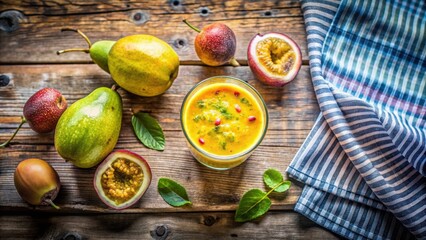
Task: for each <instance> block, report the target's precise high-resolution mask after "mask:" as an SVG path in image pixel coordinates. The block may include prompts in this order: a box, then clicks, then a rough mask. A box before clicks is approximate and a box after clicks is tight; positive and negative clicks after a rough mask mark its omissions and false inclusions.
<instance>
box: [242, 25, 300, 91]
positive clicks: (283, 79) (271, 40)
mask: <svg viewBox="0 0 426 240" xmlns="http://www.w3.org/2000/svg"><path fill="white" fill-rule="evenodd" d="M247 58H248V65H249V66H250V69H251V70H252V72H253V74H254V76H255V77H256V78H257V79H259V80H260V81H261V82H264V83H265V84H268V85H271V86H276V87H282V86H284V85H286V84H287V83H289V82H291V81H292V80H293V79H294V78H295V77H296V76H297V74H298V73H299V70H300V67H301V65H302V52H301V51H300V48H299V46H298V45H297V43H296V42H295V41H294V40H293V39H291V38H290V37H289V36H287V35H285V34H283V33H276V32H271V33H267V34H264V35H261V34H256V35H255V36H254V37H253V38H252V39H251V41H250V43H249V46H248V49H247Z"/></svg>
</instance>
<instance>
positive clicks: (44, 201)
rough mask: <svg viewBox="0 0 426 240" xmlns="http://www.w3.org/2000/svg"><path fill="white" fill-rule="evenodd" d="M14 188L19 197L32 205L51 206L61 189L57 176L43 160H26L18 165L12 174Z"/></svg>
mask: <svg viewBox="0 0 426 240" xmlns="http://www.w3.org/2000/svg"><path fill="white" fill-rule="evenodd" d="M14 182H15V188H16V190H17V191H18V193H19V195H20V196H21V197H22V199H24V200H25V201H27V202H28V203H29V204H32V205H49V204H50V205H52V206H53V207H54V208H57V209H59V207H58V206H56V205H55V204H54V203H53V200H54V199H55V198H56V196H57V195H58V192H59V189H60V188H61V182H60V180H59V175H58V173H57V172H56V171H55V169H53V167H52V166H50V165H49V164H48V163H47V162H45V161H44V160H41V159H38V158H30V159H26V160H24V161H22V162H20V163H19V164H18V166H17V167H16V170H15V174H14Z"/></svg>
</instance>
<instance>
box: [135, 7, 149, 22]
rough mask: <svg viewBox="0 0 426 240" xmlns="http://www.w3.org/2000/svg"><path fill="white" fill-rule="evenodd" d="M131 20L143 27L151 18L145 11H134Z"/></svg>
mask: <svg viewBox="0 0 426 240" xmlns="http://www.w3.org/2000/svg"><path fill="white" fill-rule="evenodd" d="M131 20H132V21H133V22H134V23H135V24H136V25H142V24H144V23H146V22H148V20H149V16H148V14H147V13H146V12H144V11H140V10H138V11H133V12H132V14H131Z"/></svg>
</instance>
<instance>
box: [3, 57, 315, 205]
mask: <svg viewBox="0 0 426 240" xmlns="http://www.w3.org/2000/svg"><path fill="white" fill-rule="evenodd" d="M308 70H309V69H308V68H307V67H303V68H302V70H301V72H300V74H299V75H298V77H297V79H295V80H294V81H293V82H291V83H290V84H288V85H286V86H285V87H283V88H279V89H277V88H273V87H269V86H266V85H264V84H262V83H260V82H259V81H257V80H256V79H254V77H253V75H252V73H251V71H250V69H249V68H248V67H237V68H234V67H223V68H212V67H204V66H181V67H180V74H179V77H178V78H177V79H176V81H175V83H174V84H173V86H172V87H171V88H170V89H169V90H168V91H167V92H166V93H165V94H163V95H161V96H158V97H153V98H142V97H138V96H135V95H132V94H129V93H127V92H125V91H124V90H121V89H120V90H119V93H120V94H121V96H122V98H123V109H124V114H123V124H122V127H121V128H122V130H121V134H120V138H119V141H118V144H117V146H116V149H129V150H131V151H134V152H136V153H139V154H140V155H142V156H143V157H144V158H146V159H147V160H148V161H149V163H150V165H151V168H152V171H153V181H152V185H151V187H150V188H149V189H148V191H147V193H146V194H145V195H144V197H143V198H142V200H141V201H140V202H138V203H137V204H136V205H135V206H134V207H133V208H130V209H127V210H124V212H172V211H185V212H186V211H189V212H191V211H222V210H223V211H228V210H235V208H236V204H237V203H238V201H239V199H240V197H241V196H242V194H243V193H244V192H245V191H247V190H248V189H250V188H253V187H258V188H264V186H263V183H262V174H263V172H264V171H265V170H266V169H268V168H276V169H279V170H280V171H281V172H284V170H285V169H286V167H287V166H288V165H289V163H290V161H291V159H292V158H293V156H294V155H295V153H296V151H297V149H298V148H299V146H300V145H301V144H302V143H303V141H304V139H305V138H306V136H307V134H308V132H309V130H310V128H311V127H312V125H313V122H314V120H315V118H316V116H317V114H318V107H317V104H316V100H315V98H314V97H313V95H312V94H311V93H312V91H313V90H312V84H311V82H310V76H309V73H308ZM0 73H2V74H6V75H8V76H10V78H11V79H12V80H13V82H14V85H13V86H12V87H9V88H6V89H3V88H0V112H1V114H0V140H1V141H5V140H6V139H7V138H8V137H9V136H10V135H11V134H12V133H13V131H14V129H15V127H17V125H18V123H19V119H20V116H21V114H22V107H23V105H24V104H25V101H26V100H27V99H28V98H29V96H31V95H32V94H33V93H34V92H35V91H36V90H38V89H40V88H43V87H53V88H57V89H58V90H60V91H61V92H62V93H63V94H64V96H65V97H66V98H67V101H68V103H69V104H72V103H73V102H75V101H76V100H77V99H80V98H82V97H84V96H85V95H87V94H89V93H90V92H91V91H92V90H94V89H95V88H97V87H100V86H111V85H112V84H113V82H112V80H111V79H110V78H109V76H108V75H107V74H106V73H104V72H102V70H100V69H99V68H98V67H97V66H96V65H94V64H90V65H86V64H84V65H78V64H72V65H71V64H65V65H55V66H52V65H29V66H17V65H14V66H0ZM215 75H231V76H235V77H238V78H241V79H244V80H247V81H248V82H249V83H250V84H252V85H253V86H254V87H255V88H256V89H257V90H258V91H259V92H260V93H261V95H262V96H263V97H264V99H265V101H266V104H267V107H268V110H269V115H270V120H269V128H268V132H267V135H266V137H265V139H264V141H263V142H262V144H261V145H260V146H259V148H258V149H257V150H256V151H255V152H254V154H253V155H252V156H251V157H250V159H249V160H248V161H247V162H246V163H245V164H243V165H241V166H239V167H237V168H235V169H231V170H229V171H214V170H210V169H208V168H206V167H203V166H201V165H200V164H198V163H197V162H196V161H195V160H194V159H193V157H192V156H191V154H190V153H189V151H188V149H187V147H186V142H185V138H184V136H183V133H182V131H181V127H180V115H179V112H180V107H181V103H182V101H183V98H184V96H185V94H186V93H187V92H188V91H189V90H190V88H191V87H192V86H193V85H194V84H195V83H197V82H199V81H200V80H201V79H200V76H205V77H210V76H215ZM130 109H133V111H135V112H136V111H139V110H141V111H144V112H149V113H150V114H151V115H152V116H154V117H155V118H156V119H158V120H159V122H160V124H161V126H162V127H163V130H164V133H165V136H166V150H165V151H163V152H158V151H154V150H149V149H147V148H145V147H144V146H143V145H142V144H141V143H140V142H138V140H137V138H136V137H135V135H134V133H133V130H132V127H131V120H130V119H131V110H130ZM29 157H37V158H42V159H45V160H46V161H48V162H49V163H51V164H52V165H53V167H54V168H55V169H56V170H57V171H58V173H59V175H60V177H61V180H62V183H63V189H62V190H61V193H60V195H59V197H58V199H57V201H56V202H57V204H59V205H61V207H62V209H63V211H64V212H75V211H77V212H78V211H80V212H87V211H89V212H113V211H112V210H108V209H107V207H106V206H104V205H103V204H102V203H101V201H100V200H99V198H98V197H97V195H96V193H95V191H94V189H93V186H92V181H93V175H94V171H95V169H78V168H75V167H74V166H73V165H72V164H70V163H67V162H65V161H64V160H63V159H62V158H61V157H60V156H59V155H58V154H57V153H56V151H55V148H54V145H53V133H50V134H45V135H40V134H37V133H35V132H33V131H32V130H31V129H30V128H29V126H28V125H24V127H23V129H22V130H21V131H20V132H19V133H18V135H17V136H16V138H15V140H14V141H13V144H12V145H11V146H10V147H9V148H6V149H0V169H1V170H0V171H1V174H0V192H3V193H6V192H7V193H8V194H0V209H9V208H10V207H13V208H16V209H17V210H18V211H20V210H25V209H31V208H32V207H30V206H28V205H27V204H26V203H24V202H23V201H22V200H21V199H20V197H19V195H18V194H17V192H16V191H15V190H14V186H13V171H14V169H15V167H16V165H17V164H18V163H19V161H21V160H23V159H26V158H29ZM159 177H170V178H172V179H175V180H177V181H178V182H180V183H181V184H182V185H184V186H186V188H187V190H188V193H189V195H190V196H191V200H192V201H193V203H194V204H193V205H192V206H191V207H185V208H177V209H176V208H171V207H170V206H168V205H167V204H166V203H165V202H164V201H162V199H161V197H160V196H159V195H158V193H157V190H156V184H157V181H158V178H159ZM300 190H301V189H300V187H298V186H293V187H292V188H291V190H290V191H289V192H288V193H287V194H285V195H284V196H283V197H278V198H276V199H273V204H274V206H273V209H289V208H291V207H292V206H293V204H294V203H295V201H296V200H297V197H298V195H299V194H300ZM37 209H38V210H40V211H51V210H52V209H51V208H49V207H38V208H37Z"/></svg>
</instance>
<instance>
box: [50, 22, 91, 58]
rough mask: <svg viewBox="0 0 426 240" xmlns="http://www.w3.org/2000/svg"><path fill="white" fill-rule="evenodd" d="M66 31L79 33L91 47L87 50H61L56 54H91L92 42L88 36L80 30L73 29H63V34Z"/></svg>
mask: <svg viewBox="0 0 426 240" xmlns="http://www.w3.org/2000/svg"><path fill="white" fill-rule="evenodd" d="M65 31H72V32H77V33H78V34H79V35H80V36H82V37H83V38H84V40H86V42H87V44H88V45H89V48H87V49H82V48H72V49H65V50H59V51H57V52H56V54H58V55H59V54H62V53H67V52H85V53H89V52H90V48H91V47H92V43H91V42H90V40H89V38H88V37H87V36H86V34H84V33H83V32H82V31H80V30H78V29H73V28H62V29H61V32H65Z"/></svg>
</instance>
